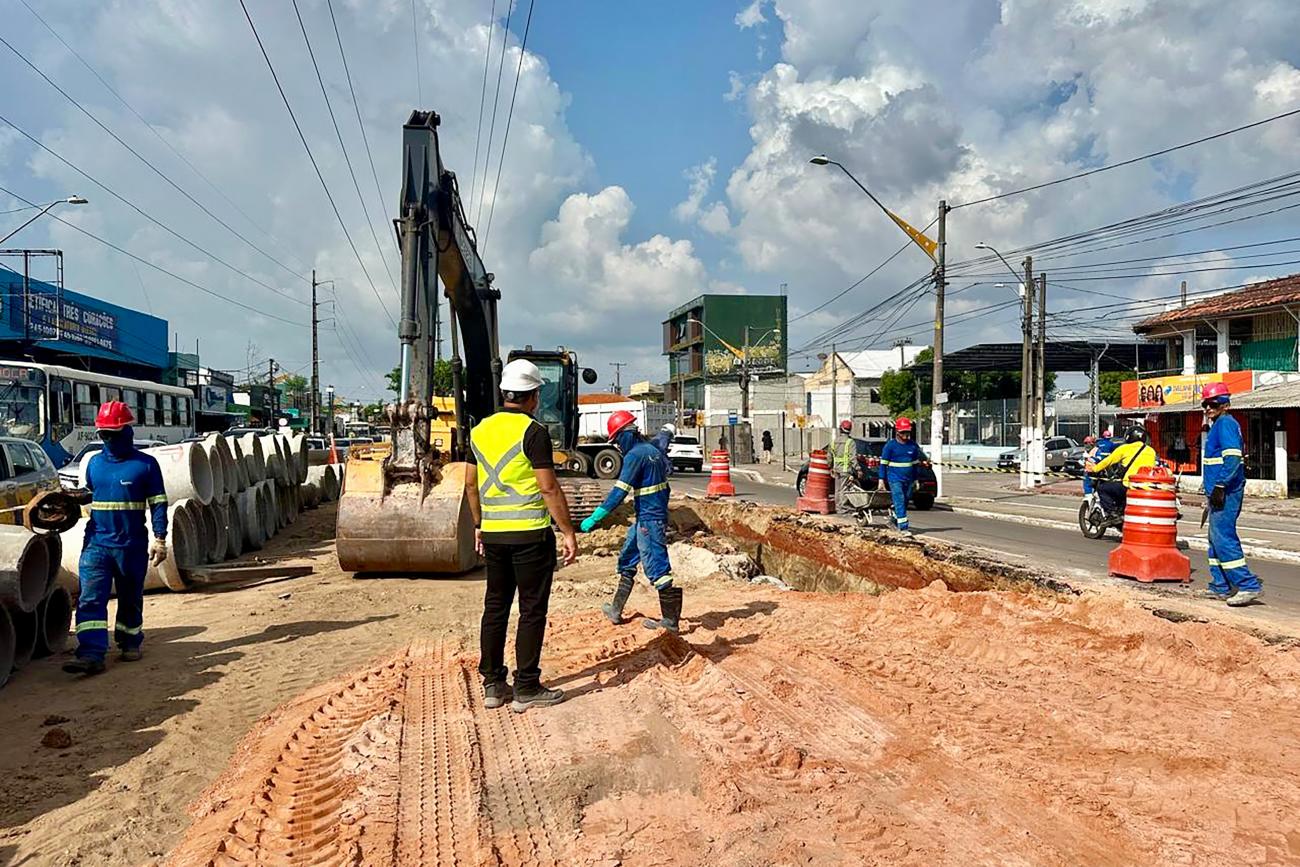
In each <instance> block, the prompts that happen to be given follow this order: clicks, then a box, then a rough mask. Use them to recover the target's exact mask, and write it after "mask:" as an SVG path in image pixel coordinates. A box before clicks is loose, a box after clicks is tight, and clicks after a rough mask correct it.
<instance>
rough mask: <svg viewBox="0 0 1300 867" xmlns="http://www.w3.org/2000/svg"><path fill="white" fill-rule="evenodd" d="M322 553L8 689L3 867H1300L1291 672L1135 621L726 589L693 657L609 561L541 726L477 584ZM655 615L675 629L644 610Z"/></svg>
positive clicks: (1251, 642)
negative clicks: (484, 669) (604, 610)
mask: <svg viewBox="0 0 1300 867" xmlns="http://www.w3.org/2000/svg"><path fill="white" fill-rule="evenodd" d="M331 525H332V510H326V509H321V510H319V511H316V512H313V513H308V514H307V515H306V516H304V518H303V519H302V520H300V521H299V522H298V524H297V525H295V526H294V527H292V528H291V531H292V532H291V534H287V535H286V536H281V537H279V538H277V539H276V540H274V541H273V543H272V546H271V549H270V550H269V551H268V552H267V553H269V554H272V555H274V554H277V553H278V554H284V553H286V552H288V551H290V550H292V549H293V548H294V546H295V545H301V544H302V540H303V539H308V538H317V539H324V538H325V537H327V536H328V535H329V529H330V527H331ZM616 536H617V531H607V532H606V533H605V534H603V535H602V536H600V537H598V538H596V539H591V538H588V539H587V540H586V541H587V542H588V543H589V544H590V543H592V542H596V543H598V547H603V548H604V549H605V550H606V551H607V550H608V548H609V547H610V546H611V545H612V544H613V541H614V539H615V537H616ZM308 554H309V555H310V556H311V558H312V560H313V562H314V564H315V565H316V568H317V571H316V574H314V575H312V576H309V577H306V578H300V579H294V580H290V581H283V582H277V583H273V584H267V585H264V586H259V587H254V588H247V589H240V590H230V591H225V592H209V593H201V594H187V595H170V594H169V595H161V596H151V597H150V598H149V599H148V601H147V604H146V612H145V625H146V630H147V633H148V638H147V642H146V651H147V655H146V658H145V660H144V661H143V662H141V663H136V664H134V665H124V664H118V665H115V666H113V667H112V668H111V669H110V670H109V672H108V673H107V674H105V675H103V676H101V677H99V678H96V679H92V680H86V681H77V680H70V679H68V678H67V677H66V676H65V675H63V674H62V673H61V672H59V671H58V666H57V660H51V661H45V662H41V663H37V664H36V665H34V666H33V667H32V668H31V669H29V670H27V671H24V672H22V673H21V674H20V675H19V676H18V677H17V678H16V679H15V680H14V681H13V682H12V683H11V684H10V685H9V686H8V687H7V688H6V689H5V690H4V691H3V693H0V731H3V732H4V733H5V737H4V738H3V740H0V864H7V863H13V864H29V865H35V864H41V865H44V864H58V865H67V864H74V865H75V864H81V865H135V864H160V863H163V862H164V861H166V862H168V863H172V864H176V865H198V864H241V863H286V864H287V863H308V862H310V863H338V864H367V865H369V864H375V865H384V864H402V865H413V864H474V865H478V864H525V863H529V864H536V863H542V864H566V865H567V864H604V865H614V864H623V865H652V864H654V865H698V864H702V863H712V864H719V865H776V864H791V865H793V864H816V865H820V864H827V865H830V864H877V863H879V864H886V863H894V864H897V863H901V864H917V865H921V864H926V865H929V864H962V865H963V867H966V865H970V864H976V863H979V864H983V863H1024V864H1084V863H1086V864H1134V863H1144V864H1240V863H1259V864H1264V863H1291V862H1296V861H1300V819H1298V818H1297V817H1298V816H1300V747H1298V746H1297V744H1298V743H1300V741H1298V740H1297V738H1296V735H1295V720H1296V708H1297V706H1300V702H1298V700H1300V652H1298V651H1297V650H1295V649H1294V647H1292V646H1289V645H1280V646H1272V645H1268V644H1266V643H1264V642H1261V641H1259V640H1257V639H1255V638H1253V637H1250V636H1248V635H1246V634H1243V633H1242V632H1240V631H1237V630H1233V629H1229V628H1227V627H1223V626H1217V625H1212V624H1202V623H1181V624H1175V623H1170V622H1168V621H1166V620H1163V619H1160V618H1157V617H1153V616H1152V615H1151V614H1150V613H1149V612H1148V611H1146V610H1144V609H1142V608H1140V607H1137V606H1136V605H1134V604H1132V603H1130V602H1128V601H1126V600H1125V599H1124V598H1123V597H1122V596H1120V595H1118V594H1115V595H1096V594H1094V595H1087V596H1083V597H1074V596H1068V595H1058V594H1054V593H1047V592H1042V591H1036V592H1032V593H1025V592H1017V591H1005V590H994V591H983V592H970V593H954V592H949V591H947V590H946V589H945V588H944V586H943V585H942V584H930V585H928V586H925V587H922V588H921V589H914V590H913V589H903V590H896V591H892V592H889V593H885V594H883V595H880V596H869V595H864V594H860V593H845V594H829V593H798V592H782V591H779V590H777V589H775V588H772V587H770V586H756V585H751V584H747V583H742V582H739V581H737V580H735V579H734V578H726V577H722V576H718V575H715V576H708V577H706V576H702V575H697V574H690V575H683V576H682V583H683V584H684V586H685V587H686V594H687V595H686V618H687V628H686V629H685V630H684V634H683V635H682V636H681V637H680V638H670V637H667V636H662V635H656V634H654V633H651V632H649V631H648V630H645V629H643V628H642V627H641V626H640V625H639V624H638V623H636V622H635V621H634V622H633V623H631V624H629V625H626V626H621V627H615V626H613V625H611V624H609V623H608V622H606V621H604V620H603V619H602V618H601V617H599V616H598V615H597V614H595V613H594V607H595V605H596V604H597V603H598V602H599V601H600V600H601V599H603V598H604V596H605V595H606V594H607V592H608V590H609V587H610V583H611V582H610V575H611V574H612V561H611V560H610V559H608V557H596V556H588V557H586V558H584V560H582V561H581V562H580V563H579V564H577V565H576V566H573V567H570V568H568V569H565V570H562V571H561V572H560V573H558V574H557V582H556V590H555V594H554V598H553V603H552V618H551V626H550V632H549V635H548V643H547V649H546V654H545V657H544V663H543V664H544V676H545V677H547V678H548V679H550V680H552V681H553V682H555V683H556V684H557V685H559V686H561V687H562V688H564V689H566V690H569V691H570V693H571V695H572V697H571V699H570V700H569V701H568V702H566V703H565V704H563V705H561V706H559V707H556V708H553V709H549V710H533V711H530V712H529V713H527V714H524V715H515V714H511V713H510V712H509V711H506V710H498V711H488V710H486V709H485V708H484V707H483V706H482V700H481V695H480V693H479V690H478V689H477V683H476V679H475V677H474V674H473V666H474V664H475V662H476V652H475V644H474V642H475V635H476V628H477V619H478V615H479V611H480V603H481V590H482V586H481V582H480V581H479V580H478V579H477V578H476V577H474V576H470V577H467V578H464V579H459V580H446V579H443V580H438V581H428V580H406V579H392V578H389V579H377V580H360V581H359V580H355V579H353V578H351V577H349V576H346V575H344V574H341V573H340V572H339V571H338V570H337V567H336V565H334V562H333V557H332V554H331V551H330V545H329V543H328V542H327V541H321V542H316V543H314V545H313V546H312V548H311V550H310V551H309V552H308ZM683 559H685V558H683ZM629 608H630V609H635V610H637V611H641V612H647V613H650V612H653V611H654V610H655V603H654V601H653V597H652V596H651V594H650V593H649V591H648V590H647V589H646V588H645V587H644V585H639V586H638V588H637V591H636V595H634V597H633V601H632V604H631V605H630V606H629ZM56 717H62V718H63V719H62V720H59V721H57V722H54V721H53V720H54V719H55V718H56ZM47 718H48V719H47ZM46 722H50V725H45V723H46ZM55 728H58V729H62V730H64V731H65V732H66V733H67V734H68V735H69V736H70V739H71V744H70V745H68V746H63V747H45V746H42V738H44V737H46V736H47V735H48V734H49V732H50V731H51V730H52V729H55Z"/></svg>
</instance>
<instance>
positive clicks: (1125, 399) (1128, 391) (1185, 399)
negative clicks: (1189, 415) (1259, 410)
mask: <svg viewBox="0 0 1300 867" xmlns="http://www.w3.org/2000/svg"><path fill="white" fill-rule="evenodd" d="M1254 378H1255V376H1254V371H1250V370H1234V371H1231V372H1229V373H1201V374H1197V375H1196V376H1159V377H1152V378H1150V379H1131V380H1128V381H1127V382H1122V383H1120V406H1122V407H1123V408H1124V409H1141V408H1144V407H1151V406H1165V405H1166V404H1177V403H1196V402H1198V401H1199V400H1200V397H1201V387H1202V386H1204V385H1207V384H1208V383H1211V382H1222V383H1224V384H1225V385H1227V386H1228V391H1229V392H1231V393H1232V394H1240V393H1241V392H1243V391H1250V390H1251V388H1252V387H1253V385H1254Z"/></svg>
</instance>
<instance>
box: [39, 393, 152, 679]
mask: <svg viewBox="0 0 1300 867" xmlns="http://www.w3.org/2000/svg"><path fill="white" fill-rule="evenodd" d="M133 421H135V419H134V417H133V416H132V415H131V410H130V408H129V407H127V405H126V404H124V403H122V402H121V401H116V400H114V401H109V402H108V403H105V404H104V405H103V406H101V407H100V408H99V414H98V415H97V416H96V418H95V429H96V430H97V431H98V432H99V438H100V439H101V440H103V443H104V448H103V450H102V451H99V452H97V453H96V454H94V455H92V456H91V458H90V462H89V463H88V464H87V465H86V492H85V494H84V495H83V501H84V500H88V501H89V506H90V508H89V513H90V517H89V520H88V521H87V522H86V540H85V543H84V545H83V546H82V549H81V561H80V563H79V567H78V572H79V574H80V581H81V596H80V598H79V599H78V601H77V658H76V659H74V660H71V661H69V662H67V663H65V664H64V666H63V670H64V671H66V672H68V673H69V674H87V675H89V674H99V673H100V672H102V671H103V670H104V657H105V656H106V655H107V654H108V597H109V594H110V593H111V592H112V591H113V589H114V587H116V589H117V621H116V623H115V624H114V627H113V637H114V639H115V640H116V642H117V646H118V648H119V650H120V651H121V656H120V658H121V659H122V661H123V662H135V661H136V660H138V659H140V656H141V653H140V646H141V645H142V644H143V643H144V579H145V572H146V571H147V570H148V568H149V565H150V564H151V563H152V564H153V565H154V566H157V565H159V564H161V563H162V562H163V560H165V559H166V557H167V494H166V492H165V491H164V490H163V477H162V470H161V469H160V468H159V466H158V461H157V460H155V459H154V457H153V456H152V455H147V454H145V453H143V452H141V451H139V450H138V449H137V448H136V447H135V442H134V439H133V435H132V432H131V423H132V422H133ZM146 517H147V518H148V519H149V520H148V521H146ZM149 523H152V525H153V541H152V543H151V542H150V539H149V535H150V534H149V526H148V524H149Z"/></svg>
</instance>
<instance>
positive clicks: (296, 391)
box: [280, 374, 307, 409]
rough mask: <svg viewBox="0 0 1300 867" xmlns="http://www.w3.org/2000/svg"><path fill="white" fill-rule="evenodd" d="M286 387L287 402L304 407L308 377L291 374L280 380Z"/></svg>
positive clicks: (284, 387)
mask: <svg viewBox="0 0 1300 867" xmlns="http://www.w3.org/2000/svg"><path fill="white" fill-rule="evenodd" d="M280 386H281V387H282V388H283V389H284V397H285V402H286V403H289V404H292V405H293V406H294V408H296V409H302V408H303V407H302V402H303V395H305V394H306V393H307V377H305V376H298V375H297V374H291V375H289V376H286V377H284V378H283V379H281V380H280Z"/></svg>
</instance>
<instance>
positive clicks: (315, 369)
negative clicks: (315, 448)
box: [311, 268, 320, 433]
mask: <svg viewBox="0 0 1300 867" xmlns="http://www.w3.org/2000/svg"><path fill="white" fill-rule="evenodd" d="M318 285H319V284H318V283H317V282H316V269H315V268H312V269H311V432H312V433H320V339H319V335H318V332H317V326H318V325H319V323H320V319H319V317H318V316H317V313H316V287H317V286H318Z"/></svg>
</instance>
